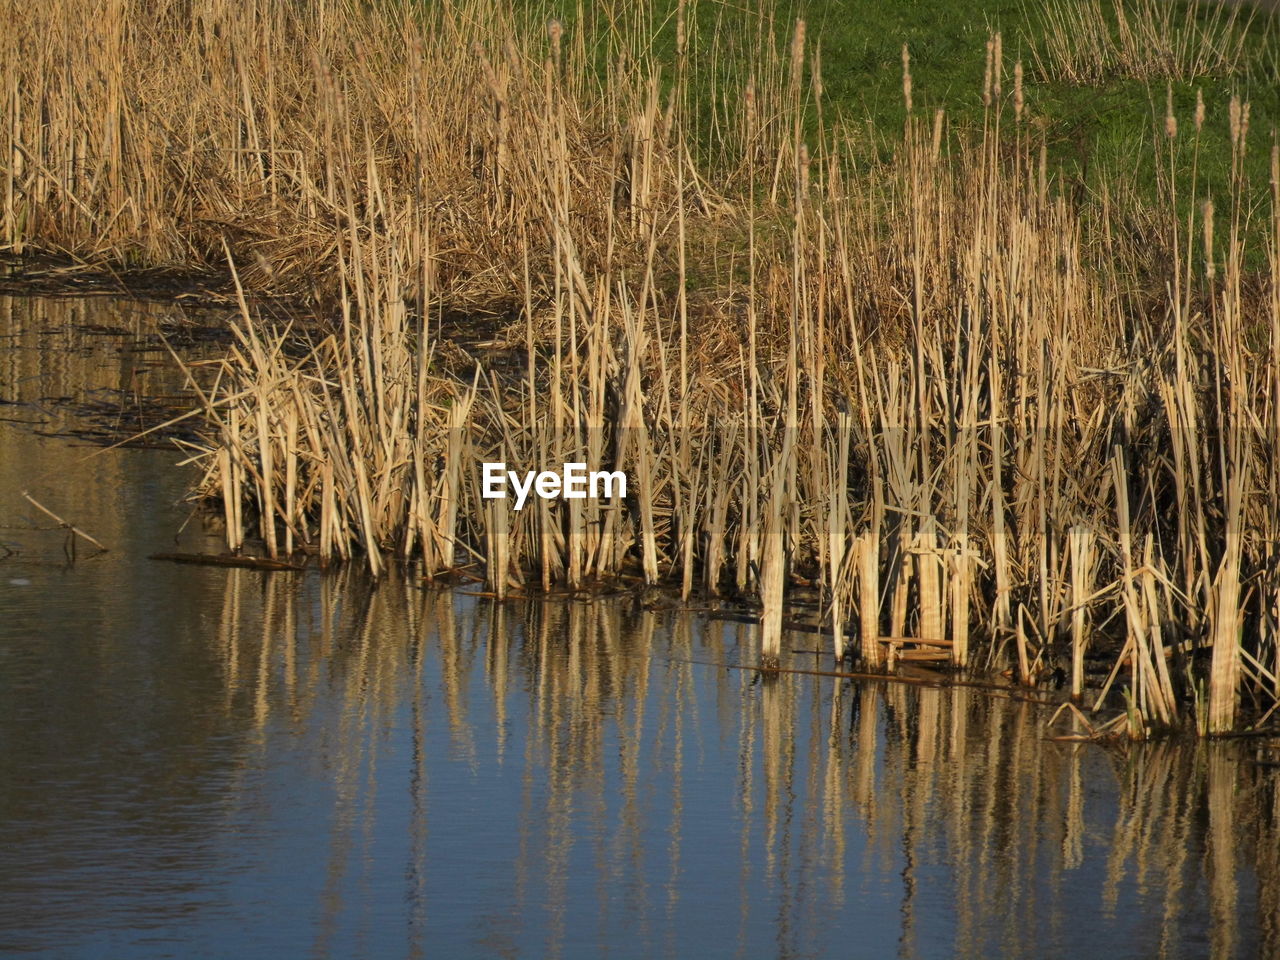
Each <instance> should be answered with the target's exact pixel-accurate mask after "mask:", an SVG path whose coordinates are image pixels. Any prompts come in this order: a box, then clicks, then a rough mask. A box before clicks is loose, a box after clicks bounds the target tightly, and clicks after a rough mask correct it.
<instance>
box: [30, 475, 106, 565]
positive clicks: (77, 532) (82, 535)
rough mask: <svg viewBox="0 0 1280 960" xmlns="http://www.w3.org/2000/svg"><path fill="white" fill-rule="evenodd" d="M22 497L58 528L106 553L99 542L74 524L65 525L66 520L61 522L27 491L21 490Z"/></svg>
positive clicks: (60, 519)
mask: <svg viewBox="0 0 1280 960" xmlns="http://www.w3.org/2000/svg"><path fill="white" fill-rule="evenodd" d="M22 496H23V497H24V498H26V501H27V502H28V503H30V504H31V505H32V506H33V507H35V508H36V509H37V510H39V511H40V512H41V513H43V514H45V515H46V516H48V517H52V518H53V519H54V520H55V521H56V522H57V523H58V525H59V526H62V527H65V528H66V529H68V530H70V531H71V532H72V533H74V534H75V535H76V536H78V537H80V538H82V539H84V540H88V541H89V542H90V543H92V544H93V545H94V546H95V547H97V548H98V549H99V550H101V551H102V552H103V553H106V552H107V548H106V547H105V546H103V545H102V544H101V543H100V542H99V541H97V540H95V539H93V537H91V536H89V535H88V534H87V533H85V532H84V531H83V530H81V529H80V528H79V527H77V526H75V525H74V524H71V523H67V521H66V520H63V519H62V518H61V517H60V516H58V515H57V514H56V513H54V512H53V511H52V510H50V509H49V508H48V507H46V506H45V505H44V504H43V503H41V502H40V501H39V500H37V499H36V498H35V497H33V496H32V495H31V494H29V493H27V491H25V490H23V491H22Z"/></svg>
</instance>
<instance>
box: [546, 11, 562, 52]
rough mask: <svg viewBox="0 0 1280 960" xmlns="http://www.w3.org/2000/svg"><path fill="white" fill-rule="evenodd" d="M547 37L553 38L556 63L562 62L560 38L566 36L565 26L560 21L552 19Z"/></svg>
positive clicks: (552, 46)
mask: <svg viewBox="0 0 1280 960" xmlns="http://www.w3.org/2000/svg"><path fill="white" fill-rule="evenodd" d="M547 36H549V37H550V38H551V54H552V56H554V57H555V59H556V62H557V63H559V62H560V38H561V37H563V36H564V24H562V23H561V22H560V21H559V20H556V19H555V18H552V19H551V21H550V22H548V23H547Z"/></svg>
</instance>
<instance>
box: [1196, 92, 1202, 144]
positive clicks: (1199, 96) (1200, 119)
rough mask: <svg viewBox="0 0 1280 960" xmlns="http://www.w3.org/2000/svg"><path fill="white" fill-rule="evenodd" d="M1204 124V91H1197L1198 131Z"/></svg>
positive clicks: (1197, 131)
mask: <svg viewBox="0 0 1280 960" xmlns="http://www.w3.org/2000/svg"><path fill="white" fill-rule="evenodd" d="M1203 126H1204V92H1203V91H1201V90H1197V91H1196V133H1199V132H1200V128H1201V127H1203Z"/></svg>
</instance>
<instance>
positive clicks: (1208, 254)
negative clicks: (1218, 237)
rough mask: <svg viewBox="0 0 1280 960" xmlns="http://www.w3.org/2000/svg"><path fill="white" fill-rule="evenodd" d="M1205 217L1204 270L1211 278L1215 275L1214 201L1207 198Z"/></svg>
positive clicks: (1204, 207) (1204, 208) (1202, 210)
mask: <svg viewBox="0 0 1280 960" xmlns="http://www.w3.org/2000/svg"><path fill="white" fill-rule="evenodd" d="M1201 212H1202V214H1203V217H1204V272H1205V276H1207V277H1208V278H1209V279H1210V280H1212V279H1213V277H1214V273H1215V271H1214V266H1213V201H1212V200H1206V201H1205V202H1204V206H1203V207H1202V208H1201Z"/></svg>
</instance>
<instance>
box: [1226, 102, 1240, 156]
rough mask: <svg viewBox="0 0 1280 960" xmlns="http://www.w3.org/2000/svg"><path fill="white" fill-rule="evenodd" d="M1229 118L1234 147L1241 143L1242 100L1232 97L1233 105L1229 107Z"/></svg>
mask: <svg viewBox="0 0 1280 960" xmlns="http://www.w3.org/2000/svg"><path fill="white" fill-rule="evenodd" d="M1227 116H1228V118H1229V119H1230V122H1231V145H1232V146H1233V147H1234V146H1235V145H1236V144H1238V143H1239V142H1240V98H1239V97H1232V98H1231V105H1230V106H1228V107H1227Z"/></svg>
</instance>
